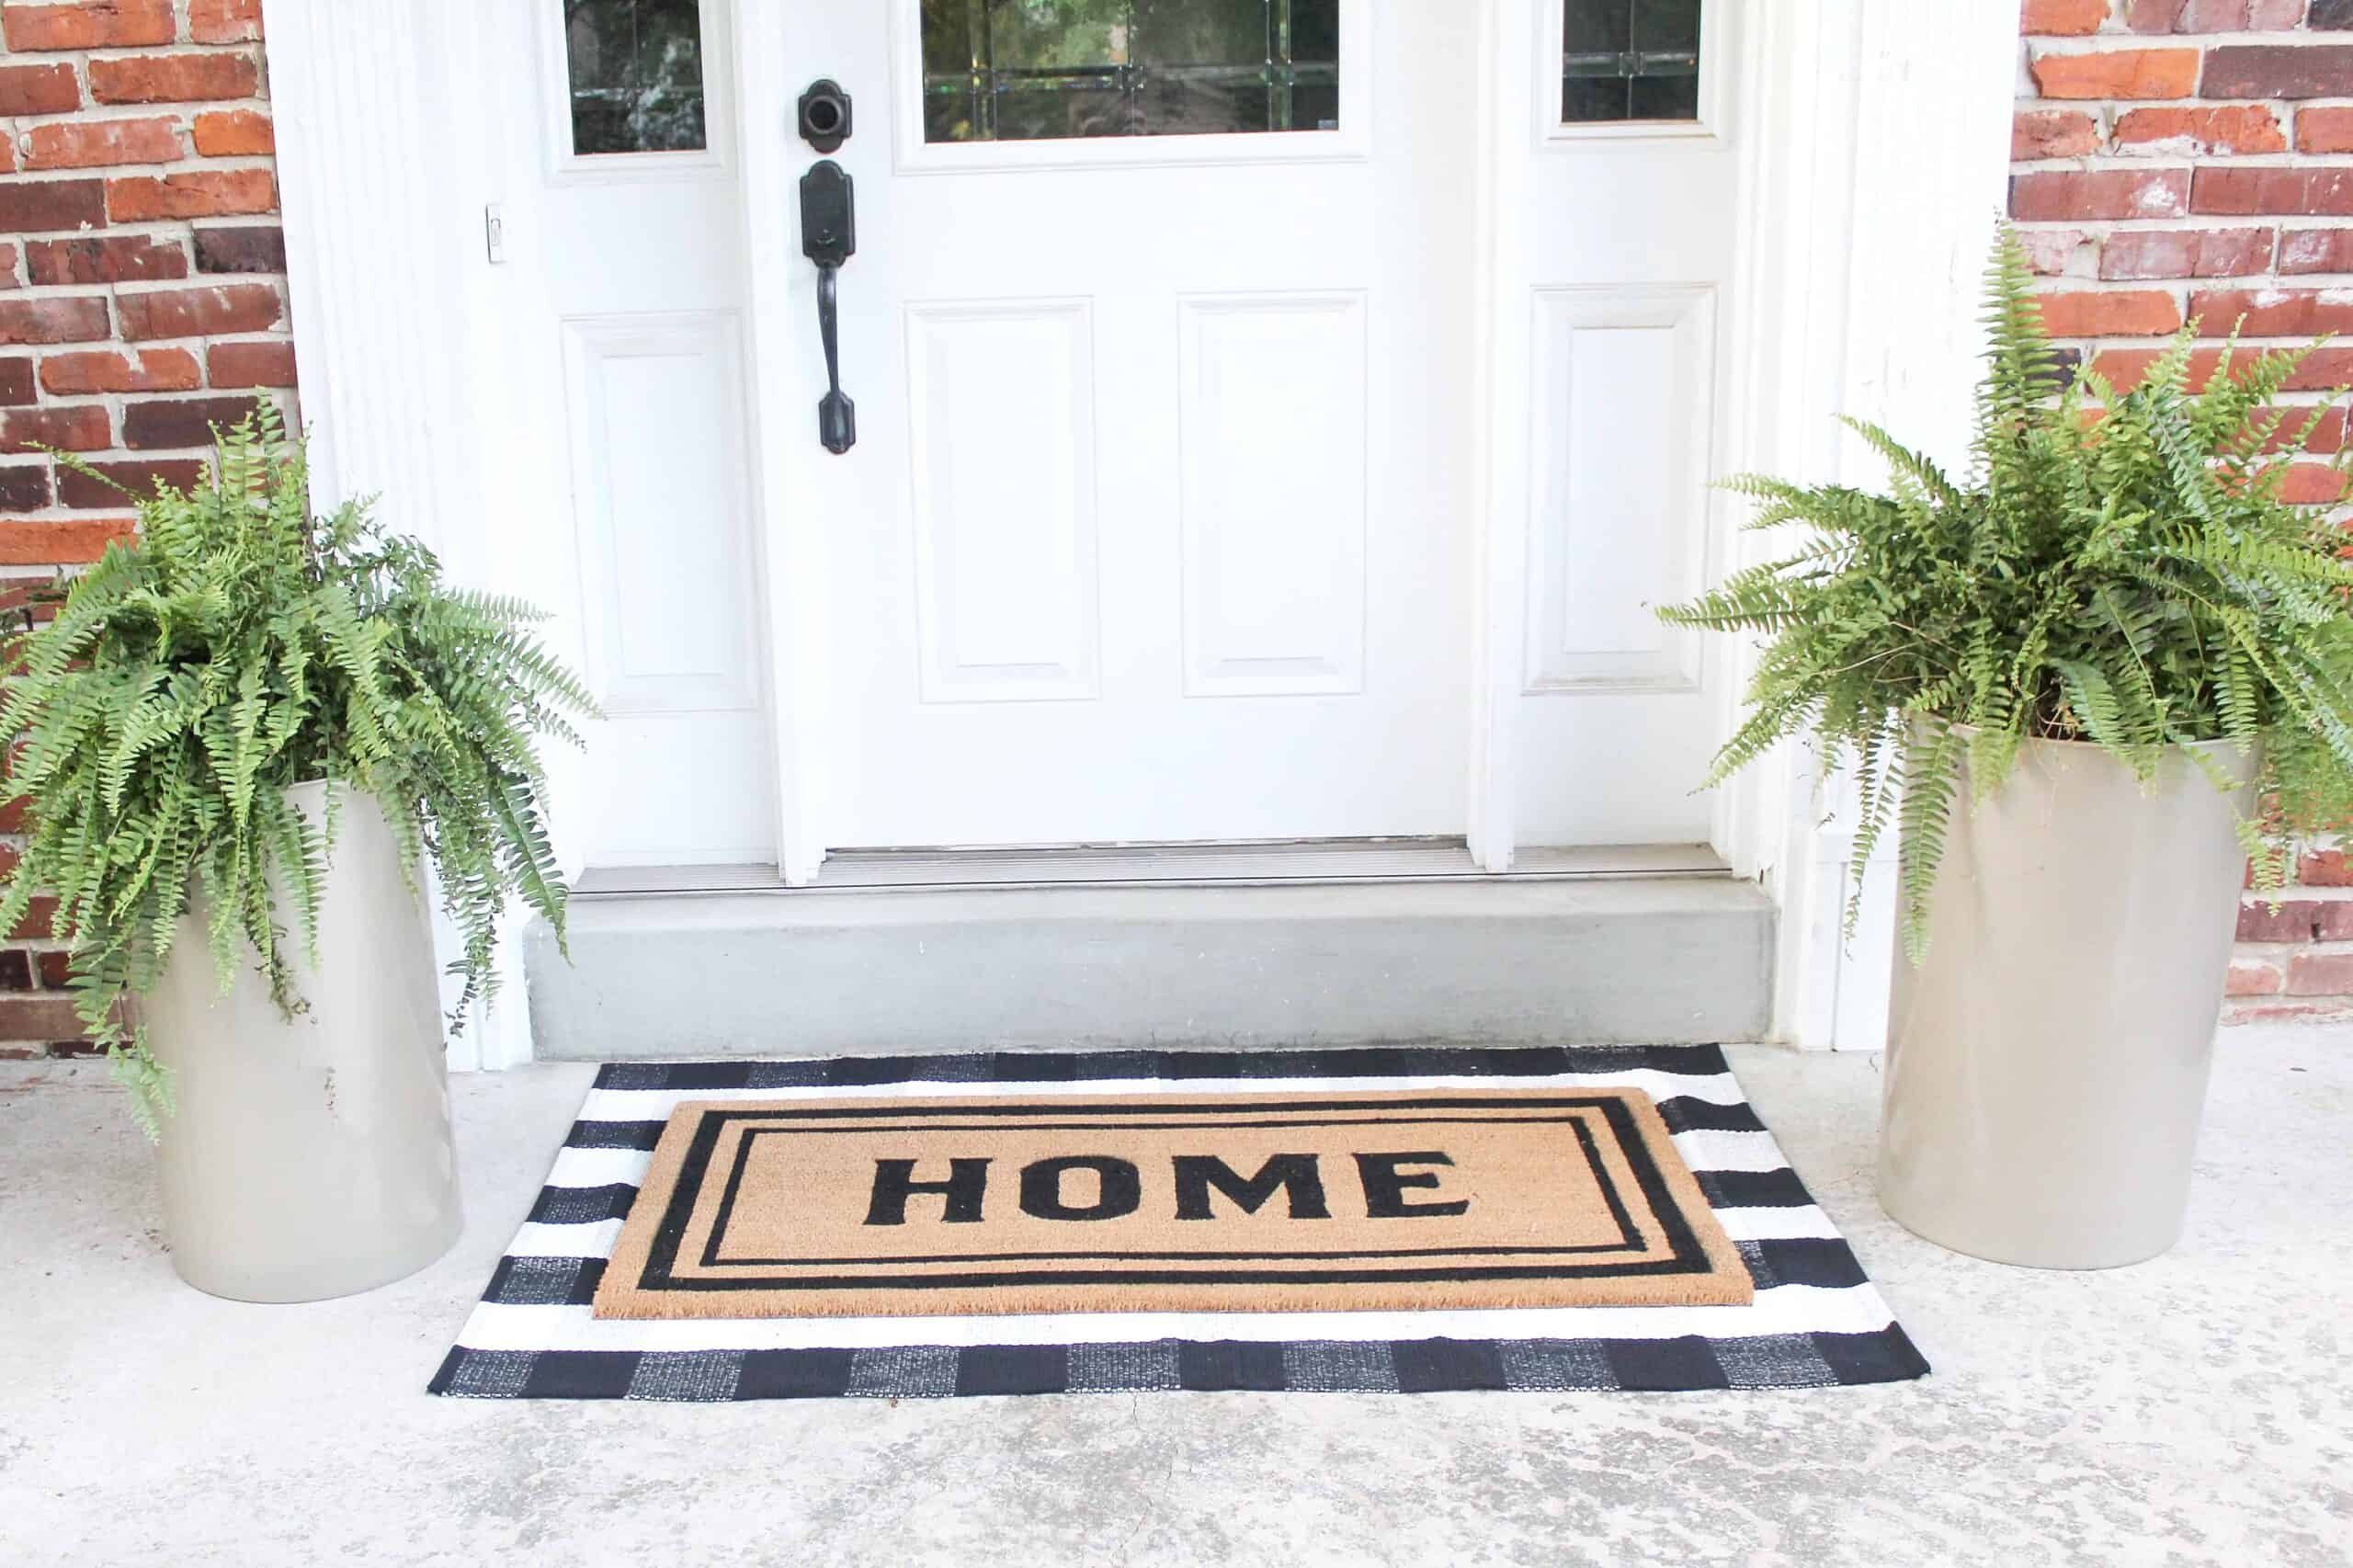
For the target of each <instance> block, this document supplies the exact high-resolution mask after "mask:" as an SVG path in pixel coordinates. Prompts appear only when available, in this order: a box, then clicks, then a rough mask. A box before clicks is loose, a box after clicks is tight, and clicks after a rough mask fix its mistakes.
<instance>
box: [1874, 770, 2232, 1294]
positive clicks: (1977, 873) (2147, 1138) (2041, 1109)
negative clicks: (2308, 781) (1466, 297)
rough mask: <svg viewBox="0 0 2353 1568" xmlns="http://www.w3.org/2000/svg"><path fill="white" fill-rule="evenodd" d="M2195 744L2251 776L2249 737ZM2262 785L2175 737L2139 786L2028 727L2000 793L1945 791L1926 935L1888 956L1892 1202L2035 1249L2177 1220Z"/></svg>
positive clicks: (2067, 1264) (1945, 1239) (2087, 1261)
mask: <svg viewBox="0 0 2353 1568" xmlns="http://www.w3.org/2000/svg"><path fill="white" fill-rule="evenodd" d="M2200 749H2201V750H2205V751H2208V752H2209V753H2210V754H2211V756H2214V757H2215V759H2216V760H2218V761H2220V762H2221V763H2222V765H2223V766H2224V767H2226V768H2227V769H2228V770H2229V771H2230V772H2231V773H2232V774H2233V775H2234V777H2237V778H2242V779H2244V780H2252V778H2253V777H2254V773H2255V767H2256V759H2255V758H2253V757H2251V756H2240V755H2239V753H2238V752H2237V751H2236V750H2234V748H2232V747H2231V746H2229V745H2227V744H2211V745H2208V746H2204V747H2201V748H2200ZM2253 793H2254V791H2253V787H2252V784H2251V782H2250V783H2248V784H2247V785H2246V787H2245V788H2242V789H2241V790H2239V791H2238V792H2237V793H2236V795H2235V796H2234V795H2229V794H2224V793H2222V791H2220V790H2216V789H2215V788H2214V786H2213V784H2212V783H2211V781H2210V780H2209V778H2207V776H2206V775H2205V774H2204V773H2203V772H2202V771H2200V768H2199V767H2197V765H2196V764H2195V763H2193V762H2192V761H2191V760H2190V759H2189V758H2188V756H2184V755H2181V754H2179V753H2178V752H2177V753H2176V754H2175V755H2173V756H2168V757H2167V758H2166V759H2165V765H2164V767H2162V768H2161V769H2160V771H2159V774H2158V778H2157V779H2156V781H2155V782H2154V784H2153V785H2151V786H2149V787H2147V788H2145V789H2144V788H2143V786H2142V785H2141V783H2140V782H2139V781H2138V780H2136V779H2135V778H2133V777H2132V775H2131V770H2130V769H2128V768H2126V767H2124V766H2123V765H2122V764H2120V763H2119V762H2117V761H2116V760H2114V759H2113V758H2111V757H2109V756H2107V755H2106V754H2104V753H2102V752H2100V751H2099V750H2098V749H2097V748H2096V747H2094V746H2091V745H2088V744H2078V743H2069V742H2051V741H2040V742H2033V741H2030V742H2029V743H2027V744H2026V745H2025V746H2024V748H2022V750H2021V752H2020V754H2019V756H2018V766H2017V768H2016V770H2015V771H2014V772H2013V773H2012V774H2011V777H2010V779H2009V781H2008V783H2007V784H2006V786H2005V787H2004V788H2003V790H2001V792H2000V793H1999V794H1997V795H1996V796H1995V797H1994V798H1993V799H1992V800H1989V801H1986V802H1985V804H1984V806H1982V807H1981V808H1979V809H1978V810H1977V811H1976V812H1974V813H1971V812H1968V811H1967V810H1966V808H1965V804H1957V805H1956V808H1955V810H1954V812H1953V818H1952V827H1951V833H1950V837H1949V847H1948V849H1947V852H1946V857H1945V860H1944V863H1943V865H1942V866H1941V867H1940V868H1939V869H1938V875H1937V881H1936V887H1935V889H1934V893H1933V900H1932V903H1931V908H1930V915H1929V926H1928V936H1929V948H1928V952H1927V959H1926V960H1925V961H1924V962H1923V963H1922V964H1921V965H1920V966H1919V967H1918V968H1916V969H1915V967H1914V966H1913V965H1912V964H1911V963H1910V962H1909V961H1907V960H1906V959H1905V958H1904V954H1903V953H1902V951H1901V950H1900V949H1899V951H1898V952H1897V954H1896V958H1895V983H1894V993H1893V1008H1892V1011H1891V1014H1890V1017H1889V1024H1888V1043H1887V1062H1886V1074H1885V1101H1884V1114H1883V1117H1882V1119H1881V1131H1880V1166H1879V1190H1880V1201H1881V1203H1882V1204H1883V1205H1884V1206H1885V1207H1886V1209H1887V1211H1888V1213H1890V1214H1891V1215H1893V1217H1894V1218H1895V1219H1896V1220H1898V1221H1902V1222H1903V1224H1904V1225H1905V1226H1906V1227H1907V1228H1909V1229H1911V1230H1913V1231H1915V1232H1916V1233H1919V1234H1920V1235H1923V1236H1925V1237H1927V1239H1928V1240H1930V1241H1932V1242H1936V1243H1938V1244H1941V1245H1944V1246H1948V1247H1951V1248H1952V1249H1954V1250H1955V1251H1957V1252H1964V1253H1970V1254H1972V1255H1974V1256H1978V1257H1984V1258H1991V1259H1994V1260H1995V1261H1996V1262H2000V1263H2015V1264H2026V1265H2029V1266H2032V1267H2040V1268H2107V1267H2116V1266H2118V1265H2120V1264H2127V1263H2137V1262H2139V1261H2141V1260H2142V1259H2143V1258H2148V1257H2153V1256H2156V1255H2157V1254H2158V1253H2161V1252H2163V1251H2165V1249H2166V1248H2167V1247H2169V1246H2171V1245H2172V1244H2174V1242H2175V1241H2176V1240H2177V1239H2178V1238H2179V1236H2180V1234H2181V1222H2182V1215H2183V1210H2184V1208H2185V1206H2186V1204H2187V1203H2188V1193H2189V1174H2190V1160H2191V1156H2192V1153H2193V1152H2194V1150H2195V1146H2196V1143H2197V1138H2198V1123H2199V1117H2200V1111H2201V1109H2202V1108H2203V1105H2204V1102H2205V1097H2206V1077H2207V1069H2208V1066H2209V1062H2210V1059H2211V1053H2212V1049H2213V1039H2214V1026H2215V1021H2216V1018H2217V1017H2218V1016H2219V1014H2220V1012H2221V1009H2222V988H2223V984H2224V982H2225V979H2226V977H2227V974H2228V970H2229V966H2230V953H2231V940H2232V935H2233V931H2234V926H2235V923H2236V919H2237V912H2238V893H2239V889H2240V887H2241V885H2242V881H2243V878H2244V875H2245V856H2244V854H2243V853H2242V851H2241V849H2240V847H2239V844H2238V839H2237V835H2236V833H2235V831H2234V821H2235V815H2234V813H2236V812H2245V811H2247V810H2249V809H2251V807H2252V805H2253Z"/></svg>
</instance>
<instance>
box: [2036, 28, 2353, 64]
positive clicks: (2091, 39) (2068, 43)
mask: <svg viewBox="0 0 2353 1568" xmlns="http://www.w3.org/2000/svg"><path fill="white" fill-rule="evenodd" d="M2334 37H2335V35H2333V34H2331V33H2328V32H2325V31H2321V32H2316V31H2314V30H2313V29H2312V28H2307V27H2297V28H2292V29H2287V30H2279V29H2274V30H2270V31H2265V32H2255V31H2246V32H2236V31H2232V32H2197V33H2135V32H2122V31H2119V32H2097V33H2029V32H2021V33H2020V34H2019V35H2018V44H2019V47H2020V48H2021V49H2022V50H2025V51H2029V53H2030V54H2031V55H2032V57H2033V58H2034V59H2037V60H2040V59H2041V58H2043V57H2044V56H2045V55H2050V54H2130V53H2134V52H2139V53H2143V54H2150V53H2197V54H2203V53H2205V52H2206V51H2208V50H2210V49H2235V48H2238V47H2239V46H2241V45H2247V46H2251V47H2256V48H2261V47H2273V48H2278V47H2283V46H2284V47H2286V48H2289V49H2326V48H2327V47H2329V44H2330V42H2331V41H2332V40H2333V39H2334ZM2341 47H2344V48H2349V49H2353V33H2347V34H2345V35H2344V43H2343V45H2342V46H2341Z"/></svg>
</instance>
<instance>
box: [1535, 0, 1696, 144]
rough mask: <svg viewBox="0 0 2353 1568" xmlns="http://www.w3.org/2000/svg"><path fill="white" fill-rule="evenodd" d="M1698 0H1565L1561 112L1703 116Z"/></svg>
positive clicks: (1588, 116)
mask: <svg viewBox="0 0 2353 1568" xmlns="http://www.w3.org/2000/svg"><path fill="white" fill-rule="evenodd" d="M1699 5H1700V0H1566V6H1565V7H1564V8H1565V11H1566V13H1567V15H1566V21H1565V23H1564V25H1563V36H1562V40H1561V119H1563V121H1565V122H1567V123H1569V124H1572V125H1577V124H1586V123H1589V122H1592V121H1597V120H1620V119H1699Z"/></svg>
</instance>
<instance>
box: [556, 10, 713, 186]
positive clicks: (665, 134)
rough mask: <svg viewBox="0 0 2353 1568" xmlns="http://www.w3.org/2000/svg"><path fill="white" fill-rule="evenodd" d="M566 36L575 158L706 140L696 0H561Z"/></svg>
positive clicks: (684, 149)
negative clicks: (562, 0) (562, 1)
mask: <svg viewBox="0 0 2353 1568" xmlns="http://www.w3.org/2000/svg"><path fill="white" fill-rule="evenodd" d="M563 41H564V55H565V60H566V66H567V74H568V97H569V99H570V103H571V110H572V151H573V153H574V155H575V156H581V157H588V156H598V155H608V154H613V153H691V152H700V151H702V150H703V148H704V147H705V146H706V145H707V137H708V133H709V132H708V127H707V126H706V124H705V115H706V110H705V107H704V102H703V85H702V15H701V6H700V5H699V0H564V6H563Z"/></svg>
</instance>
